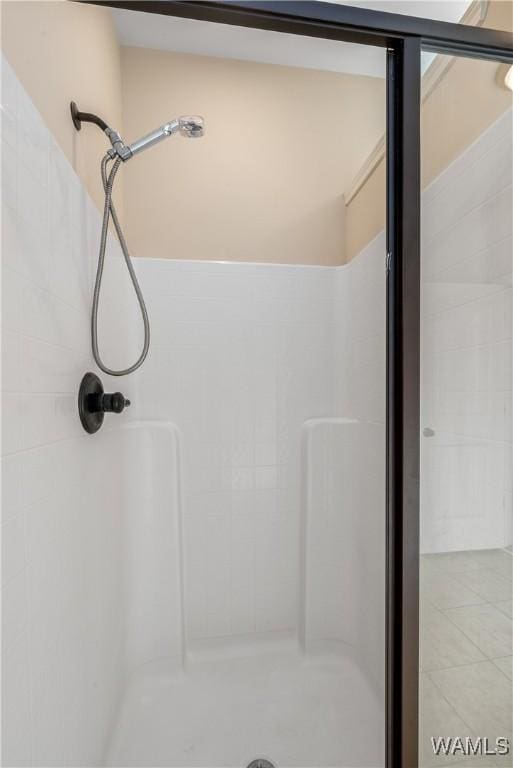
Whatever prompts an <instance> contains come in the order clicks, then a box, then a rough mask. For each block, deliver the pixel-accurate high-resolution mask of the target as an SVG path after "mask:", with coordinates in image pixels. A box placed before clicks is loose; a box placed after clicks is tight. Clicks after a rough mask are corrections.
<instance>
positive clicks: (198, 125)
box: [178, 115, 205, 139]
mask: <svg viewBox="0 0 513 768" xmlns="http://www.w3.org/2000/svg"><path fill="white" fill-rule="evenodd" d="M178 122H179V124H180V128H179V130H180V133H181V134H182V136H186V137H187V138H188V139H197V138H200V137H201V136H203V134H204V133H205V123H204V120H203V118H202V117H201V116H200V115H184V116H183V117H179V118H178Z"/></svg>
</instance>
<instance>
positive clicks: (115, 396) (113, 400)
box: [98, 392, 130, 413]
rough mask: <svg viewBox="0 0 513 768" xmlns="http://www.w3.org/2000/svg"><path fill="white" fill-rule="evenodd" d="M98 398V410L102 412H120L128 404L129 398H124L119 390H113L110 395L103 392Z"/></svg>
mask: <svg viewBox="0 0 513 768" xmlns="http://www.w3.org/2000/svg"><path fill="white" fill-rule="evenodd" d="M98 399H99V400H100V402H99V403H98V405H99V410H100V411H104V413H121V412H122V411H124V409H125V408H128V406H129V405H130V400H126V399H125V396H124V395H122V394H121V392H113V393H112V394H111V395H109V394H107V393H106V392H104V393H103V395H101V396H100V397H99V398H98Z"/></svg>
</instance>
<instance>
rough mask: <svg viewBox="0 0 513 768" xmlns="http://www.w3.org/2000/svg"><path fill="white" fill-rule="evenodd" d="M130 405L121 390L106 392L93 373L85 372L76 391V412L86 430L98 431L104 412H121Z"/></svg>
mask: <svg viewBox="0 0 513 768" xmlns="http://www.w3.org/2000/svg"><path fill="white" fill-rule="evenodd" d="M129 405H130V400H127V399H126V398H125V396H124V395H123V394H121V392H112V393H110V392H109V393H107V392H104V391H103V385H102V383H101V381H100V379H99V378H98V376H97V375H96V374H95V373H91V372H89V373H86V374H85V376H84V377H83V379H82V381H81V383H80V389H79V391H78V412H79V415H80V421H81V422H82V426H83V427H84V429H85V431H86V432H89V434H93V433H94V432H98V430H99V429H100V427H101V425H102V424H103V419H104V417H105V414H106V413H122V412H123V411H124V410H125V408H127V407H128V406H129Z"/></svg>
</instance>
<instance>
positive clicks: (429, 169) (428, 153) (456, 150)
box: [345, 0, 513, 260]
mask: <svg viewBox="0 0 513 768" xmlns="http://www.w3.org/2000/svg"><path fill="white" fill-rule="evenodd" d="M512 17H513V3H510V2H502V1H501V0H499V1H497V0H496V1H495V2H492V3H490V7H489V11H488V14H487V17H486V20H485V26H487V27H489V28H491V29H507V30H512V29H513V25H512ZM498 66H499V65H498V64H497V63H495V62H491V61H483V60H478V59H465V58H456V59H455V61H454V64H453V65H452V66H451V68H450V69H449V70H448V71H447V73H446V74H445V76H444V77H443V78H442V79H441V80H440V82H439V83H438V85H437V86H436V87H435V88H434V90H433V91H432V92H431V93H430V94H429V95H428V96H427V98H426V100H425V101H424V103H423V105H422V113H421V131H422V184H423V186H424V187H425V186H427V185H428V184H429V183H430V182H431V181H433V179H435V178H436V177H437V176H438V175H439V174H440V173H441V172H442V171H443V170H444V168H446V167H447V166H448V165H449V164H450V163H451V162H452V161H453V160H454V159H455V158H456V157H457V156H458V155H460V154H461V153H462V152H463V150H464V149H465V148H466V147H468V146H469V145H470V144H472V142H474V141H475V140H476V139H477V138H478V136H480V135H481V133H482V132H483V131H484V130H486V128H488V127H489V126H490V125H491V124H492V123H493V122H495V120H497V118H498V117H499V116H500V115H502V114H503V113H504V112H505V111H506V110H507V109H509V108H510V107H511V106H512V104H513V95H512V93H511V91H508V90H507V89H506V88H504V87H503V86H502V85H501V84H500V83H498V82H497V70H498ZM385 204H386V198H385V163H384V160H383V161H381V162H380V163H379V165H378V166H377V167H376V169H375V171H374V172H373V174H372V175H371V176H370V177H369V179H368V180H367V181H366V183H365V184H364V185H363V187H362V188H361V189H360V190H359V192H358V194H357V195H356V196H355V197H354V198H353V199H352V200H351V201H350V203H349V205H348V206H347V210H346V238H347V239H346V246H345V253H346V259H347V260H350V259H352V258H353V257H354V256H356V254H358V253H359V252H360V250H361V249H362V248H363V247H364V246H365V245H366V244H367V243H368V242H370V240H372V239H373V238H374V237H375V236H376V235H377V234H378V233H379V232H380V231H381V230H382V229H383V227H384V226H385Z"/></svg>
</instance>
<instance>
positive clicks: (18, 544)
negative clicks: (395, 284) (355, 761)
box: [2, 61, 511, 766]
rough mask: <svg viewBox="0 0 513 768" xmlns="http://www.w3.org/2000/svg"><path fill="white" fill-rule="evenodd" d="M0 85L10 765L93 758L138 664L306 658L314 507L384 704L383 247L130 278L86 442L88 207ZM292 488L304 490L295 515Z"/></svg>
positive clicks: (59, 158)
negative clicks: (147, 340)
mask: <svg viewBox="0 0 513 768" xmlns="http://www.w3.org/2000/svg"><path fill="white" fill-rule="evenodd" d="M2 69H3V92H2V108H3V135H2V167H3V178H2V191H3V195H2V198H3V199H2V203H3V210H2V213H3V222H2V231H3V247H2V277H3V294H4V299H3V326H2V327H3V396H4V419H3V430H4V431H3V435H2V441H3V454H4V458H3V512H2V515H3V517H2V525H3V547H4V550H3V565H2V597H3V611H4V635H3V654H4V690H5V696H6V704H5V707H4V711H3V717H4V762H5V763H6V764H7V765H34V766H36V765H37V766H43V765H52V766H57V765H60V766H71V765H85V764H86V765H101V764H102V762H103V761H104V759H105V755H106V753H107V749H108V744H109V741H110V737H111V733H112V728H113V724H114V722H115V719H116V712H117V711H118V707H119V704H120V701H121V698H122V695H123V691H124V689H125V685H126V682H127V680H128V679H129V677H130V676H131V675H132V674H133V673H134V671H135V670H136V669H137V668H138V667H140V665H141V664H143V663H146V662H149V661H155V660H156V659H159V658H162V657H164V656H166V655H169V656H173V657H176V659H178V661H179V662H180V661H183V660H184V659H186V660H187V663H189V664H190V663H191V660H193V659H194V652H201V651H205V649H208V648H210V647H216V648H219V645H220V644H221V645H222V644H225V645H226V646H230V643H229V642H226V643H225V641H228V640H230V641H231V642H232V643H234V642H235V641H237V642H239V643H240V644H245V647H246V649H247V648H256V647H257V645H258V644H259V643H260V642H261V643H262V645H264V644H265V643H266V642H267V641H268V640H269V639H271V640H272V639H280V640H281V639H283V638H286V639H290V638H292V639H293V640H297V639H299V640H301V638H302V639H303V641H305V642H304V646H305V647H304V648H303V650H307V648H306V646H307V645H308V642H306V641H307V639H308V637H315V639H316V640H318V639H319V637H320V636H321V635H322V627H323V626H326V624H325V620H326V611H324V612H323V606H322V605H318V604H317V603H316V599H317V598H315V584H313V590H312V591H311V593H309V595H310V596H309V597H306V593H307V590H306V589H305V579H307V574H308V566H309V565H310V566H315V564H316V560H315V558H317V559H318V561H320V563H321V564H322V565H324V561H325V563H326V569H325V570H324V573H323V576H324V577H325V578H327V579H329V578H330V574H337V573H339V571H338V570H337V569H338V564H337V562H336V557H335V555H334V549H333V541H332V540H331V537H330V531H331V528H330V530H327V527H326V526H324V527H323V526H319V525H318V526H317V528H316V529H315V531H314V530H311V534H312V535H311V537H310V539H307V540H305V530H307V528H306V526H305V519H306V518H305V516H306V515H308V514H310V515H311V514H312V510H313V514H314V515H315V516H316V517H315V521H316V522H319V521H322V520H323V519H325V520H327V521H329V520H330V515H333V514H337V512H339V513H340V512H341V513H343V514H344V513H345V514H346V515H347V516H348V518H349V517H350V521H351V526H350V527H349V528H344V527H343V526H342V528H340V529H339V528H337V530H341V531H342V532H344V531H346V533H347V531H350V536H351V537H354V547H351V546H349V547H347V542H346V543H345V544H346V549H345V550H344V551H345V552H346V553H348V555H349V562H350V564H351V567H349V569H348V570H347V568H348V560H344V563H343V567H344V568H346V571H345V572H344V573H345V577H346V580H347V581H346V584H345V591H344V593H343V594H342V595H341V598H343V601H344V600H345V602H343V605H344V609H345V608H347V609H348V610H349V611H350V613H349V614H345V615H352V616H353V618H354V623H355V625H356V626H351V627H347V626H345V625H344V622H343V621H342V620H341V616H339V617H337V619H336V620H334V621H333V623H332V624H331V626H332V627H334V629H333V630H330V632H332V633H334V634H335V635H336V637H335V638H334V637H331V638H327V639H331V640H332V639H335V640H336V641H337V643H339V644H341V645H342V646H344V648H345V649H346V651H347V652H348V653H349V654H350V653H351V651H352V650H355V648H354V646H355V645H358V646H359V647H358V648H357V649H356V650H357V651H358V653H356V659H357V661H358V662H359V663H360V664H361V665H362V669H363V673H364V675H365V676H366V677H369V679H370V680H371V685H372V686H373V688H374V690H375V691H377V692H378V696H379V695H380V694H379V692H380V690H381V689H382V684H383V676H384V673H383V653H384V642H383V637H382V633H383V631H384V629H383V620H382V616H383V583H384V578H383V570H382V560H380V557H381V558H383V557H384V546H385V545H384V502H383V503H378V501H377V500H379V499H383V488H384V486H383V479H384V430H383V427H384V370H385V368H384V360H385V358H384V323H385V290H384V285H385V281H384V250H385V244H384V237H383V235H380V236H378V237H377V238H376V239H375V240H373V241H372V242H371V243H369V245H368V246H367V247H366V248H365V249H364V250H363V251H362V253H361V254H359V256H358V257H356V259H354V260H353V261H352V262H351V263H350V264H349V265H347V266H344V267H338V268H327V267H314V266H312V267H305V266H278V265H260V264H234V263H209V262H208V261H203V262H201V261H173V260H167V259H161V258H155V259H146V260H139V261H137V264H136V268H137V271H138V274H139V276H140V280H141V285H142V288H143V292H144V294H145V297H146V300H147V304H148V310H149V315H150V321H151V329H152V343H151V352H150V355H149V357H148V359H147V361H146V363H145V365H144V366H143V368H142V369H141V370H140V371H139V372H138V373H137V374H136V375H134V376H132V377H128V378H127V379H123V380H122V383H121V384H120V382H119V380H115V381H109V380H108V379H106V377H104V379H106V380H105V384H106V386H107V387H109V388H112V387H113V386H116V388H118V387H120V388H121V389H122V390H123V391H124V393H125V394H126V395H127V396H128V397H130V399H131V400H132V402H133V405H132V407H131V408H130V409H129V412H125V413H124V414H122V415H121V416H119V417H111V419H110V420H109V425H110V428H104V429H103V430H102V431H101V432H100V433H99V434H97V435H96V436H93V437H91V436H87V435H85V434H84V433H83V432H82V429H81V427H80V424H79V421H78V416H77V412H76V393H77V389H78V384H79V382H80V379H81V376H82V374H83V373H84V372H85V371H86V370H90V369H91V370H94V365H93V362H92V359H91V355H90V341H89V311H90V302H91V291H92V282H93V274H94V264H95V261H96V255H97V246H98V237H99V230H100V214H99V213H98V211H97V210H96V209H95V207H94V206H93V204H92V203H91V201H90V200H89V199H88V197H87V195H86V194H85V192H84V190H83V188H82V185H81V184H80V182H79V180H78V179H77V177H76V175H75V174H74V172H73V170H72V168H71V167H70V166H69V164H68V163H67V161H66V160H65V159H64V156H63V154H62V152H61V150H60V149H59V148H58V146H57V145H56V143H55V141H54V139H53V138H52V136H51V135H50V134H49V133H48V131H47V129H46V127H45V126H44V124H43V123H42V121H41V118H40V117H39V115H38V114H37V112H36V111H35V109H34V107H33V105H32V104H31V102H30V100H29V99H28V97H27V96H26V94H25V92H24V91H23V88H22V87H21V85H20V84H19V82H18V81H17V80H16V77H15V76H14V74H13V73H12V71H11V70H10V69H9V67H8V65H7V64H6V62H5V61H4V62H3V67H2ZM471 151H472V150H471ZM458 162H460V163H462V164H463V165H464V160H459V161H458ZM485 212H486V207H484V206H483V208H482V215H485ZM141 215H143V213H142V214H141ZM490 216H492V213H490ZM487 221H488V220H486V221H485V223H484V225H483V227H482V229H480V230H479V232H480V236H481V235H483V237H486V238H488V240H489V238H490V237H493V236H494V235H493V234H492V233H493V232H494V231H495V228H494V227H493V226H491V225H490V226H488V224H487ZM170 226H172V222H171V223H170ZM448 226H450V224H448ZM464 231H466V230H464ZM483 233H484V234H483ZM509 234H511V230H510V232H509ZM488 240H486V242H488ZM486 242H485V244H484V245H483V246H482V247H483V248H484V247H485V245H486ZM109 247H110V253H109V254H108V257H109V259H108V260H109V267H108V272H107V283H106V287H105V293H104V301H103V305H102V315H101V318H100V323H101V327H102V329H103V335H102V339H101V341H102V347H103V349H104V357H105V358H106V360H107V361H108V362H110V363H112V364H113V365H117V364H122V363H126V361H127V360H128V359H131V358H132V357H134V356H135V354H136V353H137V349H138V344H139V343H140V337H139V336H140V334H139V331H140V329H138V327H137V326H136V325H135V324H136V322H137V307H136V304H135V302H134V301H133V296H132V295H131V293H130V286H129V285H128V283H127V281H126V277H125V275H124V272H123V270H122V269H120V267H122V264H120V260H119V259H118V258H117V256H119V254H118V252H117V249H116V247H115V246H114V244H113V243H111V244H110V246H109ZM458 247H459V245H458V243H455V245H454V248H455V249H457V248H458ZM206 255H208V254H206ZM483 282H484V281H483ZM507 286H509V290H510V289H511V288H510V286H511V283H510V282H509V283H508V284H507ZM504 293H506V288H505V289H504ZM340 417H345V418H347V417H349V418H350V419H352V423H351V429H355V428H357V422H356V427H355V420H359V421H360V422H362V421H363V422H365V429H364V430H361V431H359V434H358V437H355V445H356V446H357V450H355V451H351V450H348V442H347V439H346V438H347V436H346V434H344V423H343V421H341V419H340ZM316 420H318V421H316ZM306 422H308V423H309V424H312V422H315V424H316V427H315V429H316V430H317V429H318V431H317V432H316V435H317V438H318V442H317V445H318V448H315V446H314V450H319V451H320V452H321V454H322V452H326V451H328V459H329V464H327V471H326V472H325V473H323V462H322V461H319V455H316V456H315V457H314V459H312V460H311V461H310V463H308V459H307V454H306V453H305V451H304V447H305V439H306V438H305V431H307V425H306ZM340 430H342V432H340ZM366 439H368V440H369V441H370V442H369V443H368V444H367V445H365V440H366ZM362 441H363V442H362ZM503 442H504V441H503ZM504 444H505V443H504ZM339 450H340V451H341V456H343V457H344V460H345V461H347V466H345V467H344V473H343V474H341V476H340V477H337V476H336V466H337V457H338V451H339ZM334 454H335V455H334ZM305 462H306V463H305ZM308 473H310V474H308ZM307 476H308V477H309V478H310V480H311V482H310V485H309V487H310V488H315V487H319V489H320V490H319V494H318V495H317V493H314V498H313V506H312V505H311V506H310V507H308V505H306V501H305V485H304V480H305V478H306V477H307ZM317 484H318V485H317ZM349 485H350V488H349ZM327 489H328V490H329V491H330V493H331V496H330V498H329V499H328V500H327V501H326V502H325V494H326V490H327ZM363 489H365V494H363V493H361V492H360V490H362V491H363ZM510 491H511V488H510ZM506 492H507V488H506ZM316 504H317V505H318V507H316ZM363 507H365V508H363ZM316 509H319V512H318V513H316V512H315V510H316ZM315 536H316V537H317V538H315ZM351 541H353V539H352V540H351ZM311 545H313V547H312V546H311ZM355 552H357V553H358V555H359V556H358V557H354V555H355ZM324 554H326V555H327V556H326V557H324ZM309 558H310V559H309ZM312 558H313V559H312ZM366 563H369V564H370V567H367V565H366ZM373 568H374V570H373ZM331 578H335V576H331ZM319 583H320V585H321V587H322V583H321V582H319ZM306 586H310V585H306ZM320 591H322V589H321V590H318V592H320ZM312 595H314V596H313V597H312ZM312 600H313V603H312ZM308 601H310V602H308ZM361 606H364V608H363V609H362V610H359V609H360V607H361ZM369 606H373V607H372V609H371V610H369ZM309 608H313V609H314V610H313V611H312V612H309ZM317 609H319V610H317ZM330 610H331V609H330ZM365 612H368V613H369V616H364V615H363V614H364V613H365ZM370 614H372V617H370ZM342 618H343V617H342ZM323 622H324V624H323ZM373 622H374V623H373ZM353 630H354V631H353ZM321 639H326V638H321ZM238 652H240V646H239V651H238ZM188 654H189V655H188ZM312 669H313V667H312V668H309V670H310V671H311V670H312ZM351 679H353V678H351ZM235 685H236V684H235ZM338 688H339V689H340V690H342V688H341V687H340V686H339V687H338ZM291 690H293V688H291ZM340 690H339V692H340ZM292 698H293V697H292ZM337 701H338V699H337ZM291 702H292V699H291ZM376 709H379V710H380V711H381V714H382V699H381V698H380V699H379V700H376ZM355 711H356V710H355ZM380 717H381V719H380V722H379V723H378V724H377V725H376V728H374V731H373V732H374V733H379V730H380V728H381V727H382V716H380ZM378 719H379V717H378ZM348 722H350V721H348ZM294 738H295V737H294ZM164 764H166V763H164Z"/></svg>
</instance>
